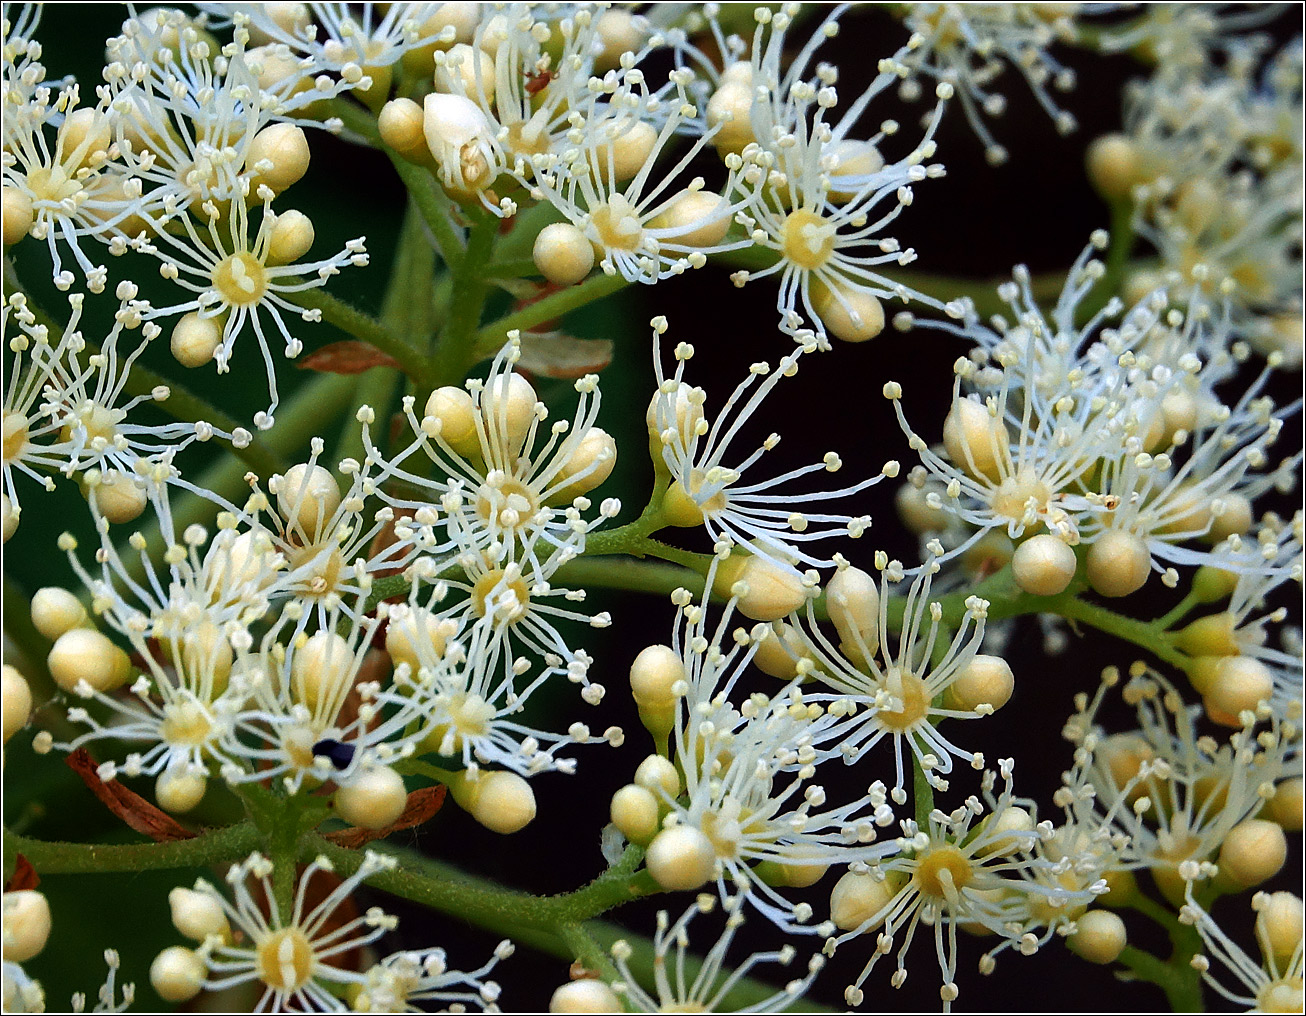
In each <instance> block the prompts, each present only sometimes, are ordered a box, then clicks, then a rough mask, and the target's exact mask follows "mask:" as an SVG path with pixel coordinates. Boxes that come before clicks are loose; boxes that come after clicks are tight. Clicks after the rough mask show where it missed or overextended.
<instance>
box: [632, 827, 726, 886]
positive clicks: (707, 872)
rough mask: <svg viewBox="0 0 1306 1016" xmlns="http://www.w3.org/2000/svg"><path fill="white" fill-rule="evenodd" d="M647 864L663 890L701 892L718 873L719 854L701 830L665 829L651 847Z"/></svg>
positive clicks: (646, 856) (690, 828)
mask: <svg viewBox="0 0 1306 1016" xmlns="http://www.w3.org/2000/svg"><path fill="white" fill-rule="evenodd" d="M644 863H645V864H646V865H647V866H648V871H649V874H650V875H652V876H653V879H654V881H656V882H657V884H658V885H660V886H661V887H662V888H663V889H669V890H672V891H677V890H683V891H688V890H691V889H698V888H701V887H702V886H704V885H706V884H707V883H708V881H709V880H710V879H711V878H712V876H713V875H714V874H715V872H716V850H715V849H714V848H713V846H712V841H711V840H709V839H708V838H707V836H706V835H704V833H703V832H702V830H700V829H698V828H697V827H696V826H691V825H675V826H672V827H671V828H670V829H663V830H662V831H661V832H660V833H658V834H657V835H656V836H655V837H653V841H652V842H651V843H650V844H649V845H648V852H647V853H646V854H645V855H644Z"/></svg>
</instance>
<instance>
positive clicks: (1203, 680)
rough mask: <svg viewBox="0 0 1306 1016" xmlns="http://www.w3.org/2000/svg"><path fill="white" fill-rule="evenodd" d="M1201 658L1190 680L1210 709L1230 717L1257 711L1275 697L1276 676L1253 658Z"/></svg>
mask: <svg viewBox="0 0 1306 1016" xmlns="http://www.w3.org/2000/svg"><path fill="white" fill-rule="evenodd" d="M1211 659H1212V658H1211V657H1198V658H1197V660H1195V661H1194V663H1193V664H1192V665H1191V666H1190V674H1189V679H1190V680H1191V681H1192V683H1193V687H1194V688H1196V689H1197V690H1198V691H1199V692H1201V695H1202V698H1203V700H1204V701H1205V702H1206V705H1207V707H1208V708H1211V709H1214V710H1216V711H1217V712H1219V713H1223V714H1225V715H1226V716H1229V717H1234V718H1235V719H1236V717H1237V716H1238V714H1239V713H1241V712H1242V711H1243V710H1244V709H1255V708H1256V707H1257V705H1258V704H1260V703H1261V702H1268V701H1269V700H1270V699H1271V698H1272V697H1273V695H1274V676H1273V675H1272V674H1271V673H1270V669H1269V668H1268V667H1267V666H1266V665H1265V664H1264V663H1262V662H1261V661H1260V660H1258V659H1256V658H1255V657H1252V656H1221V657H1218V658H1216V659H1215V660H1214V662H1213V664H1211V663H1208V661H1210V660H1211Z"/></svg>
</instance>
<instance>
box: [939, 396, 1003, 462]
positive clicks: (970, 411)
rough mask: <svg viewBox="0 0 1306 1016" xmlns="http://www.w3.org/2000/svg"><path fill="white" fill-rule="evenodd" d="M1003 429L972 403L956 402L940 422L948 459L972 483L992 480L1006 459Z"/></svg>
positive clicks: (997, 420)
mask: <svg viewBox="0 0 1306 1016" xmlns="http://www.w3.org/2000/svg"><path fill="white" fill-rule="evenodd" d="M1009 445H1010V438H1009V437H1008V435H1007V427H1006V425H1005V424H1004V423H1003V422H1002V421H1001V420H1000V419H998V418H997V417H996V416H993V415H992V414H991V413H990V412H989V410H988V407H987V406H985V405H984V404H983V403H982V402H979V401H977V400H975V399H968V398H958V399H955V400H953V403H952V408H951V409H950V410H949V411H948V415H947V416H946V417H945V418H944V420H943V446H944V448H946V449H947V450H948V457H949V458H950V459H951V460H952V461H953V463H954V464H955V465H956V466H957V467H958V468H959V469H964V470H965V471H966V472H967V473H968V474H969V475H970V476H972V477H974V478H975V479H977V480H978V479H981V478H985V479H989V480H996V479H997V478H998V477H999V476H1000V475H1001V473H1002V465H1003V463H1005V462H1007V461H1009V459H1010V450H1009Z"/></svg>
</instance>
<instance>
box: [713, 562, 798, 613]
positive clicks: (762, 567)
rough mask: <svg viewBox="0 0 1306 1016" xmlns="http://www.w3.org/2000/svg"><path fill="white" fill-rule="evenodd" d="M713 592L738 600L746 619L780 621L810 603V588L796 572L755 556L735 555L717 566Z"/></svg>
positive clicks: (739, 607)
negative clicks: (808, 599) (808, 601)
mask: <svg viewBox="0 0 1306 1016" xmlns="http://www.w3.org/2000/svg"><path fill="white" fill-rule="evenodd" d="M713 591H714V592H715V593H716V594H717V595H718V596H733V597H736V606H737V607H738V609H739V612H740V613H741V614H743V615H744V617H747V618H751V619H752V620H754V621H779V620H780V619H781V618H782V617H786V616H788V615H789V614H792V613H793V612H794V611H795V610H797V609H798V608H799V607H801V606H802V605H803V604H804V603H806V602H807V596H808V589H807V586H805V585H804V584H803V578H802V576H801V575H799V574H798V573H797V572H795V571H793V570H791V569H788V568H782V567H781V566H780V565H778V564H776V563H775V562H774V561H769V560H767V559H766V558H764V557H757V556H756V555H753V554H735V555H733V556H732V557H730V558H728V559H727V560H725V561H722V562H721V563H720V564H719V565H718V566H717V572H716V580H715V582H713Z"/></svg>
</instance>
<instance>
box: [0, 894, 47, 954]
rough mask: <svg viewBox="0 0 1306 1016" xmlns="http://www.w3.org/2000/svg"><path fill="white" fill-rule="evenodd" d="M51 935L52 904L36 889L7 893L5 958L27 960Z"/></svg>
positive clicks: (42, 947)
mask: <svg viewBox="0 0 1306 1016" xmlns="http://www.w3.org/2000/svg"><path fill="white" fill-rule="evenodd" d="M49 938H50V904H49V902H48V901H47V900H46V898H45V896H44V894H42V893H39V892H37V891H36V890H35V889H21V890H18V891H17V892H11V893H5V894H4V958H5V961H6V962H7V963H26V962H27V961H28V960H30V959H31V958H32V957H33V956H35V955H37V954H38V953H39V952H40V951H41V950H42V949H44V948H45V943H46V942H47V941H48V940H49Z"/></svg>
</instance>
